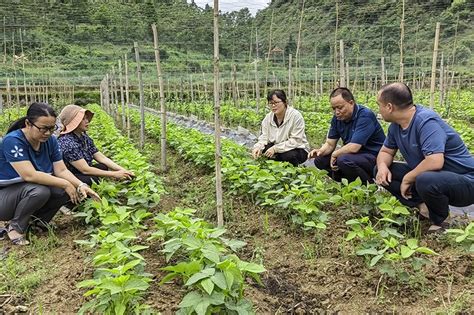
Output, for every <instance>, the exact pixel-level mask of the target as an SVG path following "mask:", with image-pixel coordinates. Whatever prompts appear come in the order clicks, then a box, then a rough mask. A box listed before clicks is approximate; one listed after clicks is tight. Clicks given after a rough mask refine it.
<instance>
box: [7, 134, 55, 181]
mask: <svg viewBox="0 0 474 315" xmlns="http://www.w3.org/2000/svg"><path fill="white" fill-rule="evenodd" d="M22 161H30V162H31V164H33V167H34V168H35V170H37V171H39V172H44V173H47V174H53V163H54V162H58V161H61V152H60V151H59V147H58V141H57V139H56V137H54V136H53V137H50V138H49V139H48V140H47V141H46V142H41V143H40V148H39V150H38V151H35V150H33V147H32V146H31V144H30V143H29V142H28V140H26V137H25V134H24V133H23V131H21V129H18V130H15V131H12V132H10V133H8V134H7V135H6V136H5V137H4V138H3V139H2V140H1V141H0V186H8V185H11V184H15V183H20V182H23V181H24V180H23V179H22V178H21V177H20V175H19V174H18V173H17V172H16V171H15V169H14V168H13V167H12V166H11V164H10V163H14V162H22Z"/></svg>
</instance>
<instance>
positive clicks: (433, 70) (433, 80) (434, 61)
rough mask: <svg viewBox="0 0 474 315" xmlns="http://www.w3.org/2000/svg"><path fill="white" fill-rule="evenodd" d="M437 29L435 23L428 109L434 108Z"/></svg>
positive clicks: (438, 26) (437, 25)
mask: <svg viewBox="0 0 474 315" xmlns="http://www.w3.org/2000/svg"><path fill="white" fill-rule="evenodd" d="M439 28H440V23H439V22H437V23H436V32H435V41H434V47H433V61H432V63H431V86H430V108H431V109H433V106H434V91H435V84H436V61H437V59H438V43H439Z"/></svg>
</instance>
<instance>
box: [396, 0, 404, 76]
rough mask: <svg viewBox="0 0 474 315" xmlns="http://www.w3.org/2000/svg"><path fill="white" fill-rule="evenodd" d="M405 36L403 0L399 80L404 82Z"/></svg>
mask: <svg viewBox="0 0 474 315" xmlns="http://www.w3.org/2000/svg"><path fill="white" fill-rule="evenodd" d="M404 36H405V0H402V20H401V22H400V72H399V73H398V81H399V82H403V81H404V80H403V38H404Z"/></svg>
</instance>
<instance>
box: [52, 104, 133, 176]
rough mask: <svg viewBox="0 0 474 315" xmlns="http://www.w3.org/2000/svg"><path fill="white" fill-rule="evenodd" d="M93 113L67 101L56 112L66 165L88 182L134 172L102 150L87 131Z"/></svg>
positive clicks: (60, 144) (129, 174) (60, 143)
mask: <svg viewBox="0 0 474 315" xmlns="http://www.w3.org/2000/svg"><path fill="white" fill-rule="evenodd" d="M92 117H94V113H92V112H91V111H90V110H87V109H84V108H82V107H80V106H77V105H67V106H65V107H64V108H63V110H62V111H61V113H60V114H59V119H60V121H61V123H62V125H63V130H62V131H61V135H60V136H59V139H58V142H59V147H60V149H61V152H62V154H63V159H64V162H65V164H66V167H67V168H68V169H69V170H70V171H71V172H72V173H73V174H74V175H75V176H76V177H77V178H79V179H80V180H81V181H83V182H84V183H86V184H88V185H92V182H98V181H99V177H109V178H113V179H117V180H127V179H130V178H132V177H133V176H135V174H134V173H133V172H132V171H129V170H126V169H124V168H123V167H121V166H120V165H118V164H117V163H115V162H114V161H112V160H111V159H109V158H108V157H107V156H105V155H104V154H103V153H101V152H100V151H99V150H98V149H97V148H96V146H95V145H94V141H93V140H92V139H91V138H90V137H89V136H88V135H87V130H88V129H89V123H90V122H91V120H92Z"/></svg>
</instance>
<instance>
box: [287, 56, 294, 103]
mask: <svg viewBox="0 0 474 315" xmlns="http://www.w3.org/2000/svg"><path fill="white" fill-rule="evenodd" d="M292 59H293V55H292V54H290V55H289V56H288V105H293V103H292V96H293V95H292V94H291V93H292V86H291V85H292V80H291V79H292V78H291V65H292V64H293V62H292Z"/></svg>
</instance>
